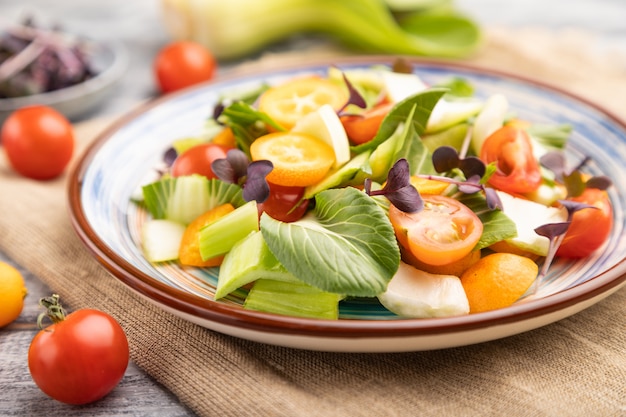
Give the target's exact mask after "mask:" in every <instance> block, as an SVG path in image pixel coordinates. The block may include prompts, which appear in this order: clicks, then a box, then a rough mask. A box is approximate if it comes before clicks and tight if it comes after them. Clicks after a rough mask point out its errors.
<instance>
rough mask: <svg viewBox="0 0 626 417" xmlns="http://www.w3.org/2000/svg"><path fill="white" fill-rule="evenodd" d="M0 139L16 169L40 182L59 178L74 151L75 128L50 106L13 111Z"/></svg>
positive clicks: (29, 107) (3, 127)
mask: <svg viewBox="0 0 626 417" xmlns="http://www.w3.org/2000/svg"><path fill="white" fill-rule="evenodd" d="M0 140H1V141H2V147H3V148H4V151H5V152H6V154H7V157H8V159H9V162H10V164H11V166H12V167H13V169H15V171H17V172H18V173H19V174H21V175H23V176H25V177H28V178H33V179H37V180H48V179H52V178H55V177H57V176H59V175H60V174H61V173H62V172H63V171H64V170H65V167H66V166H67V164H68V163H69V162H70V159H71V158H72V153H73V152H74V131H73V129H72V125H71V124H70V122H69V121H68V120H67V118H66V117H65V116H63V115H62V114H61V113H59V112H58V111H56V110H54V109H53V108H51V107H47V106H28V107H23V108H21V109H18V110H16V111H15V112H13V113H12V114H11V115H10V116H9V117H8V118H7V119H6V120H5V122H4V125H3V126H2V131H1V132H0Z"/></svg>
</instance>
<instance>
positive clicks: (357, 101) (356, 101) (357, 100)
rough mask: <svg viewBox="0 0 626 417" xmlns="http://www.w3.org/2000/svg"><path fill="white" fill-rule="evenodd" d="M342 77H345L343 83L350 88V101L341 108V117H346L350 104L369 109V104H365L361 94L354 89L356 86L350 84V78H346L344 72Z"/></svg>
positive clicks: (339, 113) (338, 112)
mask: <svg viewBox="0 0 626 417" xmlns="http://www.w3.org/2000/svg"><path fill="white" fill-rule="evenodd" d="M341 75H342V76H343V81H344V82H345V83H346V87H348V93H349V94H350V95H349V97H348V101H346V104H344V105H343V106H341V108H340V109H339V110H338V111H337V114H338V115H339V116H344V115H345V113H344V110H345V109H346V108H347V107H348V106H349V105H350V104H353V105H355V106H357V107H359V108H361V109H365V108H366V107H367V103H366V102H365V99H364V98H363V96H362V95H361V93H359V92H358V90H357V89H356V88H355V87H354V85H352V83H351V82H350V80H348V77H346V74H345V73H344V72H342V73H341Z"/></svg>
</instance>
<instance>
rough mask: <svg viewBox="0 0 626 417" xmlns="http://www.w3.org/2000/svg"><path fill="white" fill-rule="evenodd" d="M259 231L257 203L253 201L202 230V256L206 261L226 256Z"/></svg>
mask: <svg viewBox="0 0 626 417" xmlns="http://www.w3.org/2000/svg"><path fill="white" fill-rule="evenodd" d="M258 230H259V213H258V210H257V204H256V201H255V200H252V201H250V202H248V203H246V204H244V205H243V206H241V207H238V208H236V209H235V210H234V211H231V212H230V213H228V214H226V215H225V216H222V217H220V218H219V219H217V220H215V221H214V222H212V223H210V224H208V225H207V226H205V227H204V228H203V229H202V230H200V238H199V239H200V255H201V256H202V259H204V260H207V259H210V258H214V257H216V256H220V255H224V254H226V253H228V252H229V251H230V250H231V249H232V248H233V246H235V244H236V243H237V242H239V241H240V240H242V239H244V238H245V237H246V236H248V235H249V234H250V233H252V232H256V231H258Z"/></svg>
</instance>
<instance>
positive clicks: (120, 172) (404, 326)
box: [69, 57, 626, 352]
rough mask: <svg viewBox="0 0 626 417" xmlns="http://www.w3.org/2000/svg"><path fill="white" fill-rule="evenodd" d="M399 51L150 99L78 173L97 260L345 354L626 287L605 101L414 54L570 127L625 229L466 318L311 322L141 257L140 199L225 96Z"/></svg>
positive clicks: (224, 322) (419, 345)
mask: <svg viewBox="0 0 626 417" xmlns="http://www.w3.org/2000/svg"><path fill="white" fill-rule="evenodd" d="M392 61H393V58H391V57H362V58H344V59H337V60H334V61H332V62H328V61H323V62H315V63H309V64H306V65H305V64H302V65H300V66H298V67H290V68H281V69H277V70H274V71H268V72H256V73H249V74H248V75H239V76H237V77H233V78H223V79H221V80H220V81H217V82H214V83H209V84H205V85H201V86H198V87H197V88H193V89H189V90H185V91H182V92H180V93H179V94H175V95H172V96H170V97H164V98H162V99H159V100H156V101H154V102H153V103H150V104H148V105H146V106H144V107H142V108H141V109H139V110H138V111H136V112H134V113H133V114H131V115H128V116H127V117H125V118H123V119H122V120H120V121H119V122H118V123H116V124H115V125H114V126H112V127H111V128H110V129H109V130H108V131H106V132H105V133H104V134H103V135H102V136H100V137H99V138H98V139H97V140H96V141H95V143H94V144H93V146H91V148H89V149H88V150H87V152H86V153H85V154H84V156H83V157H82V159H81V161H80V163H79V164H78V165H77V166H76V168H75V170H74V171H73V172H72V174H71V178H70V185H69V199H70V207H71V215H72V220H73V224H74V226H75V229H76V231H77V233H78V234H79V236H80V237H81V238H82V240H83V241H84V242H85V244H86V245H87V247H88V248H89V249H90V250H91V251H92V252H93V253H94V255H95V256H96V258H97V259H98V260H99V261H100V262H101V263H102V264H103V265H104V266H105V267H106V268H107V269H108V270H109V271H110V272H111V273H112V274H113V275H115V276H116V277H117V278H118V279H120V280H121V281H122V282H124V283H125V284H126V285H128V286H129V287H130V288H132V289H133V290H135V291H136V292H137V293H138V294H140V295H142V296H143V297H145V298H147V299H148V300H150V301H152V302H154V303H156V304H157V305H159V306H160V307H162V308H163V309H165V310H167V311H170V312H172V313H174V314H176V315H178V316H181V317H183V318H185V319H187V320H190V321H192V322H194V323H197V324H199V325H201V326H204V327H207V328H209V329H213V330H216V331H218V332H223V333H226V334H229V335H233V336H237V337H241V338H246V339H250V340H254V341H259V342H263V343H270V344H277V345H283V346H290V347H297V348H303V349H315V350H327V351H345V352H393V351H411V350H428V349H440V348H447V347H453V346H461V345H468V344H473V343H479V342H484V341H488V340H493V339H498V338H502V337H506V336H509V335H513V334H517V333H521V332H524V331H527V330H531V329H535V328H538V327H540V326H543V325H546V324H549V323H552V322H555V321H557V320H560V319H562V318H565V317H567V316H570V315H572V314H574V313H576V312H579V311H581V310H583V309H585V308H587V307H589V306H591V305H592V304H594V303H596V302H598V301H599V300H601V299H603V298H604V297H606V296H608V295H609V294H611V293H613V292H615V291H617V290H618V289H619V288H620V287H622V286H623V285H624V284H625V282H626V278H625V276H624V274H625V272H626V262H624V254H625V253H626V234H625V233H624V227H625V221H626V220H625V217H624V208H625V207H626V168H625V167H624V162H623V161H626V126H624V125H623V124H622V123H620V122H619V121H618V120H617V119H616V118H614V117H612V116H611V115H610V114H608V113H607V112H605V111H603V110H601V109H600V108H599V107H597V106H595V105H593V104H591V103H588V102H586V101H584V100H582V99H579V98H576V97H574V96H571V95H569V94H567V93H565V92H563V91H559V90H556V89H553V88H550V87H548V86H545V85H539V84H536V83H533V82H530V81H528V80H523V79H520V78H516V77H512V76H509V75H506V74H501V73H493V72H485V71H484V70H478V69H474V68H470V67H466V66H462V65H452V64H442V63H437V62H434V63H433V62H425V61H419V60H416V61H414V62H413V63H414V65H415V70H416V72H417V73H418V74H419V75H420V76H421V77H422V78H423V79H424V80H425V81H426V82H428V83H434V82H437V81H439V80H442V79H447V78H449V77H451V76H459V77H463V78H466V79H468V80H469V81H470V82H471V83H472V84H473V85H474V86H475V88H476V90H477V95H478V96H479V97H483V98H486V97H487V96H489V95H490V94H493V93H502V94H504V95H505V96H506V97H507V99H508V100H509V102H510V104H511V108H512V109H513V110H514V111H515V112H516V113H517V114H518V115H519V117H521V118H525V119H528V120H531V121H534V122H538V123H569V124H571V125H572V126H573V128H574V133H573V135H572V138H571V143H570V147H569V151H568V152H569V155H571V156H572V157H573V158H576V160H579V158H581V157H582V155H590V156H592V157H593V163H592V164H591V165H590V166H589V169H590V171H591V172H592V173H594V174H605V175H608V176H610V177H611V178H612V179H613V181H614V186H613V187H612V188H611V189H610V197H611V199H612V201H613V203H614V212H615V219H614V220H615V226H614V229H613V231H612V233H611V236H610V238H609V239H608V242H607V243H606V245H605V246H604V247H603V248H602V249H601V250H599V251H598V252H597V253H596V254H594V255H593V256H591V257H589V258H587V259H584V260H581V261H576V262H558V263H557V264H555V265H554V266H553V267H552V268H551V272H550V274H549V275H548V276H547V277H546V279H545V280H543V282H542V284H541V286H540V287H539V290H538V292H537V293H536V295H533V296H527V297H524V299H523V300H522V301H520V302H518V303H516V304H514V305H513V306H511V307H508V308H503V309H500V310H495V311H490V312H485V313H479V314H472V315H466V316H460V317H448V318H436V319H399V318H397V317H395V316H393V315H391V314H390V313H388V312H387V311H386V310H384V309H382V308H381V307H380V306H379V305H378V304H377V303H375V302H367V301H363V302H352V303H344V304H342V306H341V310H340V319H339V320H336V321H327V320H312V319H302V318H295V317H286V316H278V315H272V314H264V313H259V312H254V311H248V310H244V309H243V308H242V307H241V300H242V298H241V297H238V296H237V294H235V296H233V297H230V298H229V299H228V300H226V301H225V302H222V301H220V302H216V301H214V299H213V291H214V288H215V284H216V270H215V269H209V270H198V269H188V268H185V269H183V268H180V267H179V266H177V265H175V264H167V265H159V266H155V265H152V264H150V263H149V262H147V261H146V259H145V258H144V257H143V255H142V251H141V247H140V241H139V237H138V236H139V230H140V227H141V224H142V222H143V221H144V219H145V218H146V214H145V212H144V211H143V210H141V209H139V208H138V207H137V206H136V205H135V204H133V203H132V202H131V201H130V200H131V195H132V194H133V193H134V192H135V190H136V189H137V188H138V186H139V185H140V184H141V183H142V181H143V180H144V178H145V176H146V173H148V172H150V170H151V168H153V167H155V166H157V165H158V164H159V163H160V161H161V158H162V156H163V153H164V151H165V150H166V149H167V148H168V147H169V146H170V145H171V142H172V141H173V140H174V139H175V138H178V137H184V136H187V135H192V134H194V133H197V132H198V131H199V130H200V129H201V128H202V123H203V120H204V119H206V118H207V116H209V115H211V114H212V109H213V106H214V105H215V104H216V102H217V100H218V98H219V96H220V94H221V93H222V92H228V91H232V89H238V88H247V87H251V86H255V85H258V84H259V83H261V82H269V83H276V82H279V81H281V80H284V79H286V78H289V77H292V76H294V75H297V74H302V73H320V74H325V73H326V71H327V69H328V66H329V65H336V66H339V67H340V68H343V69H348V68H350V69H351V68H365V67H370V66H372V65H376V64H391V63H392Z"/></svg>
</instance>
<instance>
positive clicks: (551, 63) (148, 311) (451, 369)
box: [0, 29, 626, 417]
mask: <svg viewBox="0 0 626 417" xmlns="http://www.w3.org/2000/svg"><path fill="white" fill-rule="evenodd" d="M317 52H319V54H325V53H326V54H333V53H337V52H336V51H327V50H322V51H315V52H314V53H317ZM309 55H310V53H309ZM281 59H293V57H287V58H285V57H282V56H268V57H265V58H262V59H261V62H260V63H255V64H260V65H276V64H277V62H278V63H280V60H281ZM296 59H297V58H296ZM468 61H469V62H471V63H473V64H477V65H481V66H484V67H486V68H496V69H502V70H507V71H512V72H517V73H520V74H523V75H525V76H528V77H532V78H536V79H540V80H542V81H545V82H549V83H552V84H554V85H557V86H561V87H565V88H567V89H568V90H570V91H573V92H574V93H576V94H579V95H581V96H584V97H587V98H589V99H591V100H593V101H596V102H598V103H601V104H602V105H603V106H605V107H606V108H608V109H610V110H611V111H612V112H614V113H615V114H619V115H621V117H623V118H626V57H625V56H624V55H616V54H614V53H613V52H611V51H606V50H599V49H598V48H597V47H596V44H595V43H594V40H593V38H591V37H590V36H587V35H585V34H582V33H575V32H561V33H548V32H545V31H542V30H519V31H516V32H511V31H507V30H504V29H490V30H489V31H488V33H487V37H486V43H485V47H484V49H483V50H482V51H481V52H480V53H479V54H477V55H476V56H475V57H472V58H470V59H468ZM246 65H247V64H246ZM109 121H110V120H106V121H90V122H86V123H81V124H79V125H77V126H76V134H77V137H78V141H79V145H80V148H79V152H80V150H82V149H84V147H85V146H86V145H87V144H88V143H89V142H90V141H91V140H92V139H94V137H95V136H96V134H97V133H98V132H99V131H101V130H102V129H103V128H104V127H106V124H107V123H108V122H109ZM66 180H67V177H66V176H65V177H62V178H59V179H58V180H55V181H52V182H35V181H30V180H26V179H23V178H20V177H18V176H16V175H14V174H13V173H12V172H11V171H10V170H9V169H8V168H7V165H6V162H5V160H4V158H2V161H1V162H0V248H1V249H2V250H3V251H5V253H6V254H7V255H8V256H10V257H11V258H13V259H14V260H15V261H16V262H18V263H19V264H21V265H22V266H24V267H25V268H26V269H28V270H30V271H31V272H32V273H34V274H35V275H37V276H38V277H40V278H41V279H42V280H43V281H44V282H46V283H47V284H48V285H49V286H50V287H51V288H52V289H53V290H54V291H55V292H58V293H59V294H60V296H61V297H62V299H64V300H65V305H66V306H67V307H68V308H69V309H70V310H72V309H78V308H82V307H93V308H98V309H102V310H104V311H107V312H109V313H111V314H112V315H114V316H115V317H116V318H117V319H118V320H119V321H120V323H121V324H122V326H123V327H124V329H125V330H126V332H127V335H128V338H129V340H130V344H131V355H132V359H133V360H134V361H135V362H136V363H137V364H138V365H139V366H140V367H141V368H143V369H144V370H145V371H146V372H148V373H149V374H150V375H152V376H153V377H154V378H156V379H157V380H158V381H160V382H161V383H162V384H164V385H165V386H166V387H167V388H169V389H170V390H171V391H172V392H173V393H174V394H175V395H176V396H178V397H179V398H180V400H181V401H182V402H184V403H185V404H187V405H188V406H189V407H190V408H191V409H192V410H193V411H195V412H196V413H197V414H198V415H204V416H248V415H254V416H355V417H356V416H508V417H514V416H525V417H526V416H586V417H589V416H626V353H625V349H626V333H625V331H624V330H625V328H626V326H625V324H626V319H625V312H626V311H625V307H624V306H625V305H626V290H625V289H622V290H620V291H618V292H617V293H616V294H614V295H612V296H610V297H608V298H607V299H605V300H603V301H602V302H600V303H598V304H596V305H594V306H592V307H591V308H588V309H587V310H585V311H583V312H581V313H579V314H576V315H574V316H572V317H570V318H567V319H564V320H562V321H560V322H558V323H555V324H552V325H549V326H546V327H543V328H540V329H538V330H534V331H530V332H527V333H524V334H521V335H517V336H513V337H509V338H506V339H503V340H498V341H494V342H488V343H483V344H479V345H474V346H467V347H460V348H454V349H447V350H441V351H428V352H415V353H401V354H338V353H319V352H310V351H300V350H294V349H288V348H282V347H275V346H269V345H263V344H258V343H254V342H249V341H245V340H239V339H235V338H232V337H229V336H224V335H221V334H218V333H215V332H212V331H209V330H206V329H204V328H201V327H199V326H196V325H193V324H190V323H188V322H186V321H184V320H181V319H179V318H177V317H175V316H173V315H171V314H168V313H165V312H163V311H161V310H159V309H158V308H156V307H154V306H152V305H151V304H149V303H147V302H145V301H143V300H141V299H140V298H138V297H137V296H135V295H134V294H133V293H131V291H130V290H129V289H127V288H126V287H125V286H124V285H122V284H121V283H119V282H118V281H117V280H116V279H115V278H113V277H112V276H110V275H109V274H108V273H107V272H106V271H105V269H104V268H103V267H102V266H101V265H100V264H99V263H98V262H97V261H96V260H95V259H94V257H93V256H92V255H91V254H90V253H89V252H88V251H87V250H86V249H85V247H84V246H83V244H82V243H81V242H80V241H79V239H78V238H77V237H76V235H75V233H74V231H73V229H72V227H71V225H70V221H69V216H68V209H67V194H66Z"/></svg>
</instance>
